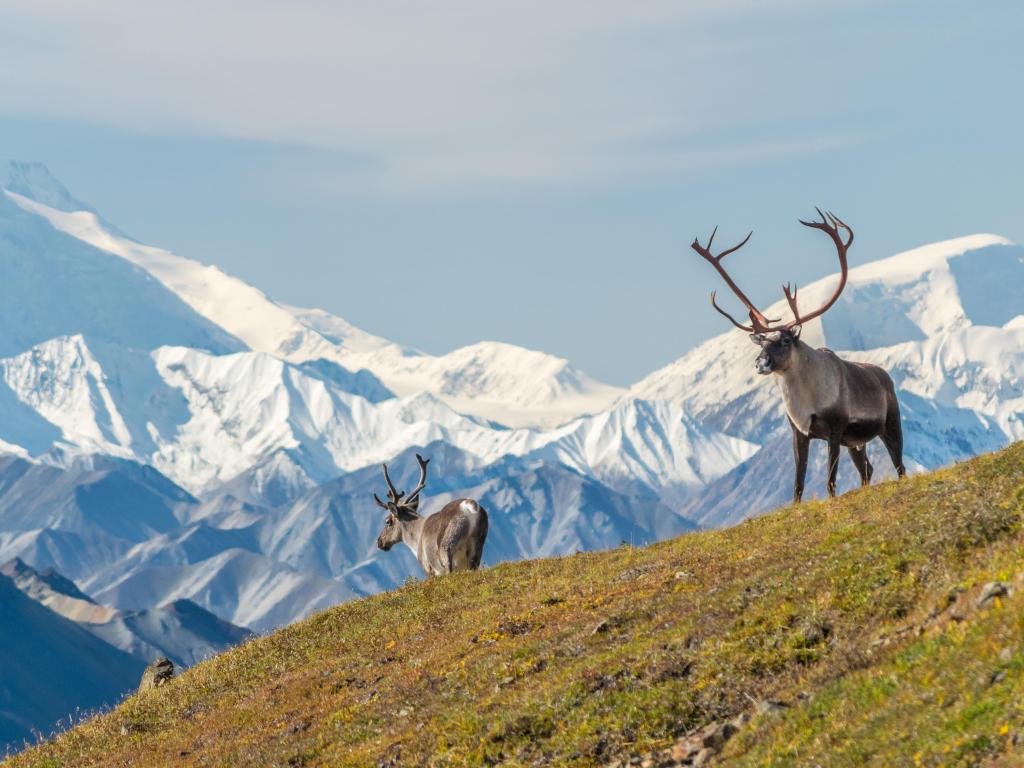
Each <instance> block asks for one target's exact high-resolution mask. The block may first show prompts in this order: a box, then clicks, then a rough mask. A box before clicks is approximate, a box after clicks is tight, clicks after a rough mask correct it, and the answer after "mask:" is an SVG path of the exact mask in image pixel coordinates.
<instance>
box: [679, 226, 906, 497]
mask: <svg viewBox="0 0 1024 768" xmlns="http://www.w3.org/2000/svg"><path fill="white" fill-rule="evenodd" d="M818 214H819V215H820V216H821V221H803V220H801V221H800V223H801V224H803V225H804V226H805V227H812V228H814V229H820V230H821V231H822V232H825V233H826V234H827V235H828V236H829V237H830V238H831V239H832V242H833V243H834V244H835V247H836V250H837V251H838V252H839V267H840V273H839V285H838V286H837V287H836V289H835V292H834V293H833V294H832V296H831V297H830V298H829V299H828V301H826V302H825V303H824V304H823V305H821V306H820V307H818V309H816V310H814V311H813V312H808V313H804V314H801V312H800V310H799V309H798V308H797V290H796V288H795V287H793V288H792V289H791V288H790V285H789V284H788V283H787V284H786V285H783V287H782V291H783V293H784V294H785V296H786V301H787V303H788V304H789V308H790V310H791V311H792V313H793V319H792V320H791V321H790V322H788V323H785V324H781V325H773V324H774V323H779V322H780V321H779V320H769V319H768V318H767V317H766V316H765V315H764V313H762V312H761V311H760V310H759V309H758V308H757V307H755V306H754V305H753V303H752V302H751V301H750V299H748V298H747V297H746V296H745V295H744V293H743V291H741V290H740V289H739V287H738V286H737V285H736V283H735V282H733V280H732V278H731V277H730V276H729V274H728V273H727V272H726V271H725V268H724V267H723V266H722V259H724V258H725V257H726V256H728V255H729V254H730V253H733V252H734V251H737V250H739V249H740V248H742V247H743V246H744V245H746V244H747V241H748V240H750V235H747V236H746V238H744V239H743V241H742V242H741V243H739V244H738V245H735V246H733V247H732V248H729V249H727V250H725V251H722V252H721V253H720V254H718V255H717V256H715V255H714V254H712V252H711V242H712V241H713V240H714V237H715V232H717V227H716V228H715V231H713V232H712V233H711V237H710V238H708V243H707V245H701V244H700V241H699V240H697V239H694V241H693V244H692V246H691V247H692V248H693V250H695V251H696V252H697V253H699V254H700V255H701V256H703V257H704V258H705V259H706V260H707V261H708V263H710V264H711V266H713V267H714V268H715V269H716V270H717V271H718V274H719V275H721V276H722V279H723V280H725V283H726V285H728V286H729V288H730V289H731V290H732V292H733V293H734V294H736V297H737V298H738V299H739V300H740V301H741V302H742V303H743V306H745V307H746V308H747V313H748V316H749V318H750V325H744V324H743V323H739V322H737V321H736V320H735V319H734V318H733V317H732V316H731V315H730V314H729V313H728V312H726V311H725V310H723V309H722V308H721V307H719V306H718V303H717V302H716V301H715V292H714V291H712V292H711V305H712V306H713V307H714V308H715V309H716V310H717V311H718V312H719V313H721V314H722V315H724V316H725V317H726V318H728V319H729V321H730V322H731V323H732V324H733V325H735V326H736V327H737V328H739V329H740V330H741V331H746V332H747V333H749V334H750V339H751V341H753V342H754V343H755V344H757V345H758V346H759V347H760V348H761V354H760V355H758V357H757V362H756V366H757V372H758V373H760V374H763V375H768V374H775V375H776V377H777V379H776V380H777V381H778V383H779V387H780V388H781V390H782V399H783V401H784V402H785V404H786V413H787V415H788V416H789V425H790V427H791V428H792V430H793V453H794V456H795V458H796V480H795V481H794V483H793V501H794V502H799V501H800V499H801V497H802V496H803V492H804V476H805V475H806V473H807V449H808V446H809V444H810V441H811V440H812V439H818V440H827V441H828V495H829V496H835V495H836V470H837V469H838V467H839V447H840V446H846V448H847V450H848V451H849V452H850V458H851V459H853V463H854V465H855V466H856V467H857V471H858V472H859V473H860V480H861V485H862V486H866V485H869V484H870V482H871V473H872V469H873V468H872V466H871V463H870V462H869V461H868V456H867V451H866V450H865V447H866V445H867V443H868V442H870V441H871V440H872V439H874V438H875V437H880V438H881V439H882V442H883V443H884V444H885V447H886V449H887V450H888V452H889V457H890V458H891V459H892V463H893V466H894V467H895V468H896V473H897V475H898V476H899V477H903V476H904V475H905V474H906V470H905V469H904V467H903V430H902V427H901V426H900V406H899V403H898V402H897V400H896V389H895V387H894V386H893V383H892V379H891V378H889V374H887V373H886V372H885V371H883V370H882V369H881V368H879V367H878V366H876V365H870V364H869V363H854V362H850V361H848V360H843V359H842V358H840V357H838V356H837V355H836V354H835V353H834V352H833V351H832V350H830V349H825V348H822V349H813V348H811V347H810V346H808V345H807V344H805V343H804V342H802V341H801V340H800V328H801V326H802V325H803V324H804V323H806V322H807V321H808V320H813V319H814V318H816V317H820V316H821V315H823V314H825V312H826V311H828V309H829V307H831V306H832V305H833V304H835V303H836V300H837V299H838V298H839V295H840V294H841V293H842V292H843V288H845V287H846V278H847V272H848V269H847V264H846V252H847V250H848V249H849V248H850V245H851V244H852V243H853V230H852V229H850V227H848V226H847V225H846V224H845V223H843V222H842V221H841V220H840V219H839V218H838V217H837V216H835V215H834V214H832V213H829V214H827V215H825V214H823V213H822V212H821V211H820V210H818ZM840 229H843V230H845V232H846V234H847V237H846V238H845V239H844V238H843V237H841V236H840V233H839V230H840ZM750 234H753V232H751V233H750Z"/></svg>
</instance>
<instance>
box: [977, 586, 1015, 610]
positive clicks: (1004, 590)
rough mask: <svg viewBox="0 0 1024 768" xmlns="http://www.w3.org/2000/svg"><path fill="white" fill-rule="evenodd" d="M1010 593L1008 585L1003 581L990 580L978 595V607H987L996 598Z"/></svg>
mask: <svg viewBox="0 0 1024 768" xmlns="http://www.w3.org/2000/svg"><path fill="white" fill-rule="evenodd" d="M1009 594H1010V585H1009V584H1007V583H1006V582H1005V581H990V582H989V583H988V584H986V585H985V586H984V587H983V588H982V590H981V594H980V595H979V596H978V607H979V608H988V607H989V606H991V605H993V604H994V603H995V601H996V598H1000V599H1001V598H1004V597H1007V596H1008V595H1009Z"/></svg>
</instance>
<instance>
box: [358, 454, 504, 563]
mask: <svg viewBox="0 0 1024 768" xmlns="http://www.w3.org/2000/svg"><path fill="white" fill-rule="evenodd" d="M416 461H417V463H419V465H420V479H419V482H418V483H417V484H416V487H415V488H414V489H413V490H412V491H411V492H410V493H409V495H408V496H406V495H405V492H404V491H398V490H396V489H395V485H394V483H392V482H391V477H390V476H389V475H388V465H387V464H385V465H384V480H385V482H387V484H388V500H387V501H386V502H384V501H381V500H380V498H378V496H377V494H373V500H374V501H375V502H377V506H379V507H381V508H382V509H385V510H387V513H388V514H387V517H385V518H384V528H383V530H382V531H381V532H380V536H378V537H377V546H378V547H379V548H380V549H382V550H384V551H385V552H387V551H388V550H389V549H391V547H393V546H394V545H395V544H397V543H398V542H400V541H401V542H404V543H405V545H406V546H408V547H409V549H411V550H412V552H413V554H414V555H416V559H417V560H419V561H420V565H421V566H423V570H424V571H425V572H426V574H427V576H440V575H441V574H442V573H452V572H454V571H475V570H476V569H477V568H479V567H480V557H481V556H482V555H483V552H484V540H485V539H486V538H487V512H486V511H485V510H484V508H483V507H481V506H480V505H479V504H477V502H476V501H474V500H473V499H455V500H454V501H450V502H448V503H447V504H446V505H445V506H444V507H443V508H442V509H441V511H439V512H436V513H434V514H433V515H430V516H429V517H421V516H420V515H419V513H418V510H419V506H420V491H422V490H423V487H424V486H425V485H426V484H427V464H428V463H429V461H430V460H429V459H424V458H423V457H422V456H420V455H419V454H418V453H417V454H416Z"/></svg>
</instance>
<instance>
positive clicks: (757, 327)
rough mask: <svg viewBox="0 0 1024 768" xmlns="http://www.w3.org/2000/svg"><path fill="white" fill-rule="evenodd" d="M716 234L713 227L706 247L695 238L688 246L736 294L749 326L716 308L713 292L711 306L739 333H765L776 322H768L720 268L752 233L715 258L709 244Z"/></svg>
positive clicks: (723, 269)
mask: <svg viewBox="0 0 1024 768" xmlns="http://www.w3.org/2000/svg"><path fill="white" fill-rule="evenodd" d="M717 232H718V227H715V228H714V230H712V232H711V237H709V238H708V244H707V245H701V244H700V240H698V239H697V238H693V242H692V243H691V244H690V247H691V248H693V250H695V251H696V252H697V253H699V254H700V255H701V256H703V257H704V258H705V259H706V260H707V262H708V263H709V264H710V265H711V266H713V267H714V268H715V269H716V270H717V271H718V274H720V275H721V276H722V279H723V280H725V284H726V285H728V286H729V287H730V288H731V289H732V292H733V293H735V294H736V298H738V299H739V300H740V301H742V302H743V306H745V307H746V308H747V313H748V315H749V316H750V323H751V324H750V325H749V326H747V325H743V324H742V323H740V322H737V321H736V319H735V318H734V317H733V316H732V315H730V314H729V313H728V312H726V311H725V310H724V309H722V308H721V307H720V306H718V303H717V302H716V301H715V291H712V292H711V306H713V307H714V308H715V309H716V310H718V312H719V313H720V314H722V315H724V316H725V317H727V318H728V319H729V322H731V323H732V324H733V325H735V326H736V327H737V328H739V329H740V330H741V331H746V332H747V333H766V332H767V331H768V330H769V328H768V326H769V324H770V323H773V322H778V321H776V320H769V319H768V318H767V317H765V316H764V313H762V312H761V310H759V309H758V308H757V307H755V306H754V304H753V302H752V301H751V300H750V299H748V298H747V297H746V294H744V293H743V291H741V290H740V289H739V286H738V285H736V283H734V282H733V279H732V278H731V277H729V273H728V272H726V271H725V267H723V266H722V259H724V258H725V257H726V256H728V255H729V254H730V253H734V252H736V251H738V250H739V249H740V248H742V247H743V246H744V245H746V244H747V241H748V240H750V236H751V235H753V234H754V233H753V232H751V233H750V234H748V235H747V236H746V237H745V238H743V241H742V242H740V243H739V244H738V245H734V246H733V247H732V248H727V249H726V250H724V251H722V252H721V253H720V254H718V255H717V256H715V255H714V254H713V253H711V243H712V242H714V239H715V234H716V233H717Z"/></svg>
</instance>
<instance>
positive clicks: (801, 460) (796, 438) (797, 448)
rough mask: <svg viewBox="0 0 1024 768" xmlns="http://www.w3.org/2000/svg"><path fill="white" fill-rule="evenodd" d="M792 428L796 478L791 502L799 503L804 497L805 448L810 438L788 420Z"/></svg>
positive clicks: (805, 473)
mask: <svg viewBox="0 0 1024 768" xmlns="http://www.w3.org/2000/svg"><path fill="white" fill-rule="evenodd" d="M789 427H790V429H792V430H793V458H794V459H795V460H796V479H794V481H793V503H794V504H799V503H800V500H801V499H802V498H803V497H804V478H805V477H806V476H807V449H808V447H809V446H810V443H811V438H810V437H808V436H807V435H805V434H804V433H803V432H801V431H800V430H799V429H797V428H796V424H794V423H793V422H792V420H791V421H790V422H789Z"/></svg>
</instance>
